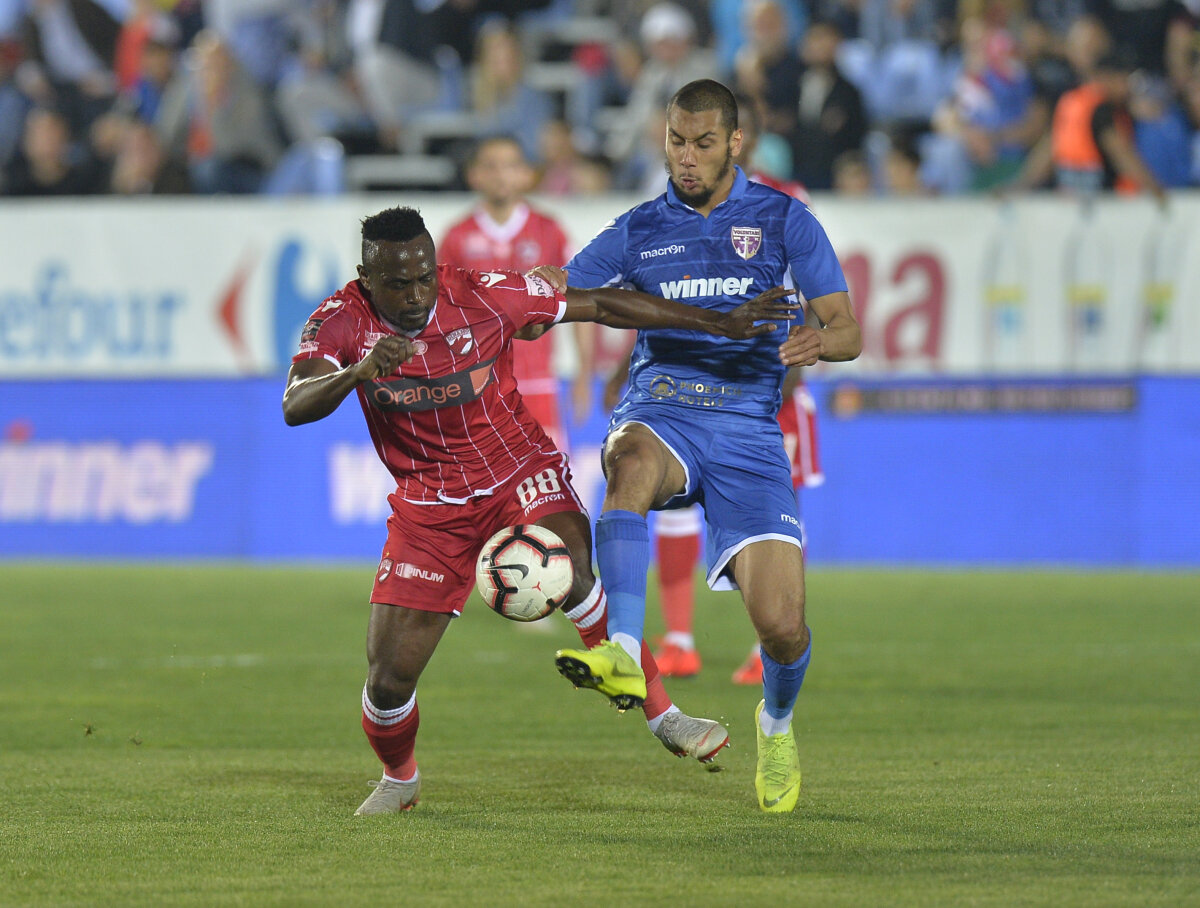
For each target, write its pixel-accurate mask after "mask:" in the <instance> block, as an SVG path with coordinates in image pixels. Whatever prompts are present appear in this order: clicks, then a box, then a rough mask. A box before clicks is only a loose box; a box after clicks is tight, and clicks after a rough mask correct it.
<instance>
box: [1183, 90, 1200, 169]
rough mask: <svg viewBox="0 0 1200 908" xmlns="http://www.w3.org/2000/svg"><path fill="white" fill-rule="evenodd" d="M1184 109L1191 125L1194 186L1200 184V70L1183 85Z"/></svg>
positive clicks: (1191, 159) (1191, 166)
mask: <svg viewBox="0 0 1200 908" xmlns="http://www.w3.org/2000/svg"><path fill="white" fill-rule="evenodd" d="M1183 110H1184V113H1185V114H1186V115H1187V119H1188V124H1189V126H1190V127H1191V131H1192V132H1191V156H1190V161H1191V164H1190V167H1189V170H1190V173H1191V183H1192V185H1193V186H1200V71H1198V72H1195V73H1193V75H1192V77H1191V78H1190V79H1188V81H1187V84H1186V85H1185V86H1184V87H1183Z"/></svg>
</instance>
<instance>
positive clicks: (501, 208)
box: [438, 136, 594, 450]
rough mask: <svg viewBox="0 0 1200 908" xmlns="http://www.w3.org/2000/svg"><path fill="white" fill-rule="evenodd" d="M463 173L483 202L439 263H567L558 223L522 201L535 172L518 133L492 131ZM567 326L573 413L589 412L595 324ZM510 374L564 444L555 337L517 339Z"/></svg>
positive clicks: (456, 228) (449, 238) (447, 240)
mask: <svg viewBox="0 0 1200 908" xmlns="http://www.w3.org/2000/svg"><path fill="white" fill-rule="evenodd" d="M466 177H467V185H468V186H470V187H471V189H472V190H474V191H475V192H476V193H478V195H479V202H478V204H477V205H476V207H475V209H474V210H473V211H472V212H471V213H470V214H469V215H467V216H466V217H465V218H463V219H462V220H461V221H458V222H457V223H455V224H454V225H452V226H451V227H450V229H449V230H448V231H447V232H446V236H445V237H444V238H443V239H442V242H441V243H440V244H438V262H439V263H441V264H443V265H454V266H455V267H458V268H468V269H473V270H475V271H492V270H497V271H521V272H525V271H528V270H529V269H530V268H534V267H536V266H538V265H555V266H562V265H563V264H565V263H566V261H567V259H569V258H570V257H571V250H570V248H569V246H568V242H567V235H566V233H565V231H564V230H563V229H562V227H560V226H559V224H558V222H557V221H555V220H554V218H552V217H551V216H550V215H548V214H546V213H544V212H541V211H538V210H537V209H536V208H533V207H531V206H530V205H529V203H528V202H527V201H526V200H525V193H526V192H528V191H529V189H530V187H531V186H533V182H534V172H533V168H532V167H530V166H529V162H528V161H526V160H525V154H524V152H523V151H522V150H521V146H520V144H519V143H518V142H517V141H516V139H514V138H512V137H510V136H495V137H492V138H487V139H484V140H482V141H481V142H480V143H479V144H478V145H477V146H476V147H475V149H474V151H473V153H472V155H471V158H470V161H469V162H468V164H467V172H466ZM566 330H567V331H568V332H570V336H571V338H572V340H573V341H574V348H575V355H576V362H577V363H578V369H577V372H576V375H575V380H574V382H573V383H572V386H571V407H572V409H573V411H574V416H575V418H576V419H584V418H586V417H587V414H588V411H589V410H590V408H591V379H592V349H593V346H594V344H593V340H592V333H593V332H592V325H591V324H590V323H588V322H579V323H575V324H572V325H569V326H568V327H567V328H566ZM555 333H557V332H555ZM513 376H514V377H515V378H516V380H517V387H518V388H520V389H521V397H522V398H524V400H525V406H526V408H527V409H528V410H529V412H530V413H532V414H533V417H534V419H536V420H537V421H538V422H540V423H541V424H542V427H543V428H544V429H545V430H546V433H547V434H548V435H549V436H550V437H551V438H552V439H554V440H555V441H556V442H557V443H558V445H559V447H560V448H562V449H563V450H567V448H568V446H569V444H568V440H567V433H566V431H565V429H566V427H565V425H564V423H563V420H562V418H561V415H560V413H559V405H558V378H557V375H556V374H555V369H554V337H553V336H551V335H545V336H543V337H541V338H539V339H537V340H534V341H530V342H527V343H523V344H517V345H516V346H515V347H514V348H513Z"/></svg>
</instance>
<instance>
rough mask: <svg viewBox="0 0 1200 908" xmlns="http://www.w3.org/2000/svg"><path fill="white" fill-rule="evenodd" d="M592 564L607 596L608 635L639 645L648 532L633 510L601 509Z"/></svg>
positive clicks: (648, 554) (643, 613) (644, 600)
mask: <svg viewBox="0 0 1200 908" xmlns="http://www.w3.org/2000/svg"><path fill="white" fill-rule="evenodd" d="M596 565H597V567H599V568H600V580H601V582H602V583H603V584H604V592H605V593H606V594H607V595H608V637H609V639H610V640H612V639H615V637H614V634H626V635H628V636H629V637H632V638H633V639H634V640H636V641H637V643H638V645H639V646H640V645H641V640H642V632H643V628H644V627H645V623H646V572H647V571H648V570H649V568H650V533H649V531H648V530H647V529H646V518H645V517H643V516H642V515H641V514H635V513H633V511H605V512H604V513H603V514H601V515H600V519H599V520H597V521H596ZM635 658H636V657H635Z"/></svg>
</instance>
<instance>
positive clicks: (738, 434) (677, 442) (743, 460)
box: [609, 403, 804, 590]
mask: <svg viewBox="0 0 1200 908" xmlns="http://www.w3.org/2000/svg"><path fill="white" fill-rule="evenodd" d="M627 423H638V424H640V425H643V426H645V427H646V428H647V429H649V430H650V431H651V432H653V433H654V434H655V435H656V436H657V437H658V439H659V441H661V442H662V443H663V444H664V445H666V447H667V450H669V451H670V452H671V453H672V454H673V455H674V456H675V459H676V460H678V461H679V463H680V464H681V465H682V466H683V471H684V490H683V491H682V492H680V493H679V494H678V495H675V496H674V497H672V498H671V499H670V500H669V501H668V502H667V503H666V504H665V505H664V506H663V510H669V509H673V508H683V507H687V506H688V505H690V504H693V503H696V502H699V504H701V505H702V506H703V507H704V519H705V523H706V524H707V528H708V533H707V550H708V551H707V562H708V585H709V587H710V588H712V589H714V590H732V589H736V588H737V585H736V584H735V583H734V580H733V575H732V573H731V572H730V571H729V561H730V559H732V558H733V556H734V555H736V554H737V553H738V552H740V551H741V550H742V549H744V548H745V547H746V546H748V545H749V544H750V543H752V542H759V541H760V540H764V539H778V540H781V541H783V542H791V543H793V544H795V546H796V547H797V548H799V549H801V550H803V548H804V544H803V536H802V534H801V529H800V513H799V508H798V507H797V504H796V490H795V487H794V486H793V485H792V465H791V463H790V462H789V461H788V456H787V452H786V451H785V450H784V447H783V434H782V433H781V432H780V430H779V423H778V422H777V421H776V420H775V418H774V417H773V416H764V417H761V418H756V417H752V416H746V415H744V414H740V413H739V414H734V413H728V414H726V413H716V412H711V411H709V412H703V413H697V411H696V410H693V409H690V408H684V407H676V406H671V405H665V404H658V403H645V404H633V405H631V406H626V407H624V408H623V410H622V412H621V419H620V422H619V423H618V422H614V423H613V424H612V425H611V426H609V432H610V433H611V432H612V431H613V430H614V429H616V428H617V427H618V426H620V425H625V424H627Z"/></svg>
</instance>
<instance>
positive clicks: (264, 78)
mask: <svg viewBox="0 0 1200 908" xmlns="http://www.w3.org/2000/svg"><path fill="white" fill-rule="evenodd" d="M315 2H316V0H253V2H247V0H204V19H205V24H206V26H207V28H208V30H209V31H212V32H214V33H215V34H217V35H218V36H220V38H221V41H222V43H223V44H224V45H225V46H226V47H227V48H228V49H229V52H230V53H231V54H232V55H233V56H234V58H235V59H237V61H238V63H239V64H240V65H241V68H242V70H243V71H244V72H245V73H246V74H247V75H248V76H250V78H252V79H253V80H254V81H255V82H256V83H258V84H259V85H260V86H262V88H263V89H265V90H266V91H268V92H270V91H273V90H274V89H275V86H276V85H278V84H279V81H280V80H281V79H282V78H283V76H284V73H285V72H286V70H287V69H288V67H289V66H290V65H291V61H292V49H293V47H294V46H295V45H296V43H297V34H298V32H299V31H300V30H301V29H302V28H303V24H304V22H305V21H306V20H307V18H308V17H309V15H310V14H311V13H312V10H313V6H314V3H315Z"/></svg>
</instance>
